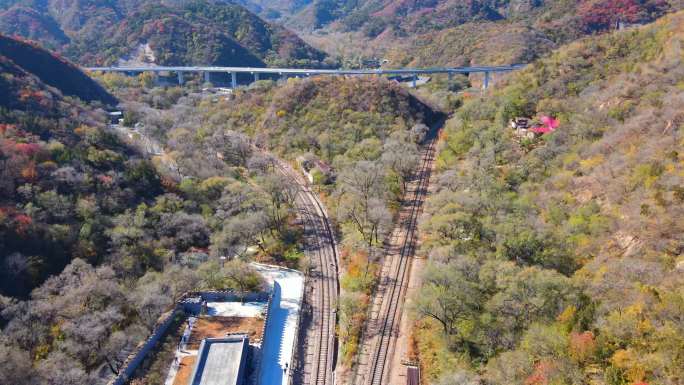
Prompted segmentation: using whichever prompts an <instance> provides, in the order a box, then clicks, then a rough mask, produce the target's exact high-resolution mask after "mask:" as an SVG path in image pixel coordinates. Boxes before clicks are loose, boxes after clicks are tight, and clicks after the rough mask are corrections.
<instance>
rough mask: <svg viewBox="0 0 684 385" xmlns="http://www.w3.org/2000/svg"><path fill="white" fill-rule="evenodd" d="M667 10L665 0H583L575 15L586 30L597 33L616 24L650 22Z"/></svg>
mask: <svg viewBox="0 0 684 385" xmlns="http://www.w3.org/2000/svg"><path fill="white" fill-rule="evenodd" d="M668 8H669V4H668V3H667V1H665V0H583V1H582V2H581V3H580V5H579V8H578V9H577V14H578V15H579V17H580V19H581V21H582V24H583V25H584V27H585V28H586V29H588V30H590V31H598V30H606V29H610V28H613V26H615V25H616V24H617V23H618V22H625V23H639V22H647V21H651V20H653V19H655V18H657V17H659V16H661V15H663V14H664V13H665V12H667V10H668Z"/></svg>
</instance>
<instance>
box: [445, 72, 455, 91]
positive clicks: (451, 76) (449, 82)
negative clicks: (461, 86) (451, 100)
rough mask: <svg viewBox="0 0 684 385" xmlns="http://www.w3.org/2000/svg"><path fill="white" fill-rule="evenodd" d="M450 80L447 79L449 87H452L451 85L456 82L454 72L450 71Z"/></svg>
mask: <svg viewBox="0 0 684 385" xmlns="http://www.w3.org/2000/svg"><path fill="white" fill-rule="evenodd" d="M448 77H449V80H448V81H447V87H448V88H449V89H451V85H452V84H454V73H453V72H449V73H448Z"/></svg>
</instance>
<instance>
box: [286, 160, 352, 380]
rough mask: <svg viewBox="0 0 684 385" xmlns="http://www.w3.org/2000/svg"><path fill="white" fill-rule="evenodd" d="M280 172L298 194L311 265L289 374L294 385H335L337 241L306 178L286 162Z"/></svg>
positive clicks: (325, 214) (323, 210)
mask: <svg viewBox="0 0 684 385" xmlns="http://www.w3.org/2000/svg"><path fill="white" fill-rule="evenodd" d="M277 164H278V168H279V169H280V171H281V172H282V173H283V174H284V175H286V176H288V177H289V178H290V179H291V180H292V182H293V183H294V184H296V185H297V187H298V191H297V196H296V201H295V204H296V206H297V210H298V215H299V218H300V220H301V221H302V222H303V223H304V228H305V239H306V242H305V245H304V253H305V254H306V256H307V258H308V260H309V261H310V263H311V265H310V266H309V272H308V274H307V279H306V285H305V288H304V300H303V307H302V314H301V322H300V329H299V333H298V342H297V344H296V346H295V349H296V353H295V357H296V359H295V362H294V363H293V368H292V370H291V371H290V373H289V376H290V383H291V384H307V385H309V384H316V385H323V384H326V385H331V384H334V374H333V373H334V369H335V361H336V359H337V337H336V334H335V326H336V324H337V313H336V308H337V298H338V295H339V282H338V268H337V267H338V260H337V249H336V246H335V237H334V235H333V232H332V229H331V227H330V222H329V220H328V215H327V213H326V211H325V207H324V206H323V204H321V202H320V200H319V198H318V196H317V194H316V193H315V192H313V191H312V190H311V189H310V188H309V186H308V184H307V183H306V182H305V181H304V179H303V177H302V176H301V175H300V174H299V173H297V172H296V171H294V170H292V168H290V167H289V166H288V165H285V164H284V163H283V162H277Z"/></svg>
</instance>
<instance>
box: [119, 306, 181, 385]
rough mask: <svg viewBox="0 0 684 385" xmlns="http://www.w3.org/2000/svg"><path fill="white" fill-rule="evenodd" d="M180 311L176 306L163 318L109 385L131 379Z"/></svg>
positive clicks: (121, 383)
mask: <svg viewBox="0 0 684 385" xmlns="http://www.w3.org/2000/svg"><path fill="white" fill-rule="evenodd" d="M179 311H180V309H179V307H178V306H176V307H175V308H174V309H173V310H171V311H170V312H169V313H168V314H166V315H165V316H162V318H161V320H160V323H158V324H157V327H156V328H155V329H154V331H153V332H152V335H150V336H149V337H148V338H147V340H145V342H144V343H143V344H142V345H140V346H138V348H137V349H136V350H135V351H134V352H133V353H131V354H130V355H129V356H128V358H127V359H126V362H125V363H124V367H123V368H122V369H121V371H120V372H119V375H117V376H116V377H114V378H113V379H112V380H111V381H109V382H108V383H107V384H108V385H124V384H125V383H126V382H127V381H128V380H129V379H130V378H131V376H132V375H133V373H134V372H135V370H136V369H137V368H138V366H139V365H140V364H141V363H142V361H143V360H144V359H145V356H147V353H149V352H150V350H152V349H153V348H154V347H155V346H156V345H157V342H159V340H160V339H161V338H162V337H163V336H164V334H165V333H166V330H167V329H168V328H169V326H171V324H172V323H173V320H174V318H175V317H176V315H177V314H178V313H179Z"/></svg>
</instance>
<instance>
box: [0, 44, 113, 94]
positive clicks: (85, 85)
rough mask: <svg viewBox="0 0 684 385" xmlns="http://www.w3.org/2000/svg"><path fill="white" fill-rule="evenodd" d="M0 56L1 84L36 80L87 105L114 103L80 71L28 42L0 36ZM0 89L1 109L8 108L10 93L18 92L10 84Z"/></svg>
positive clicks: (105, 92)
mask: <svg viewBox="0 0 684 385" xmlns="http://www.w3.org/2000/svg"><path fill="white" fill-rule="evenodd" d="M0 57H1V58H2V61H3V64H2V67H3V71H2V72H3V75H4V74H8V76H3V79H2V80H3V81H4V82H10V81H12V80H13V79H14V78H15V77H19V78H25V77H35V78H36V79H37V80H38V81H39V82H40V83H44V84H45V85H48V86H51V87H54V88H55V89H57V90H59V91H60V92H61V93H62V94H63V95H65V96H74V97H78V98H80V99H82V100H83V101H86V102H92V101H99V102H101V103H103V104H105V105H112V104H115V103H116V99H115V98H114V97H113V96H112V95H110V94H109V93H108V92H107V91H105V90H104V88H102V87H101V86H100V85H99V84H98V83H97V82H95V81H94V80H92V79H91V78H90V77H88V76H87V75H86V74H84V73H83V72H82V71H81V70H80V69H79V68H77V67H76V66H74V65H73V64H71V63H69V62H67V61H65V60H64V59H61V58H59V57H57V56H55V55H53V54H52V53H50V52H48V51H46V50H44V49H42V48H39V47H36V46H34V45H32V44H30V43H26V42H22V41H19V40H16V39H13V38H10V37H7V36H3V35H0ZM3 89H4V90H5V91H4V92H3V93H4V94H5V95H4V97H3V99H2V100H0V105H3V106H9V105H10V100H12V98H11V97H10V94H12V93H17V92H18V93H20V91H21V90H18V89H16V87H10V86H9V83H7V84H6V85H5V87H3ZM15 91H16V92H15Z"/></svg>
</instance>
